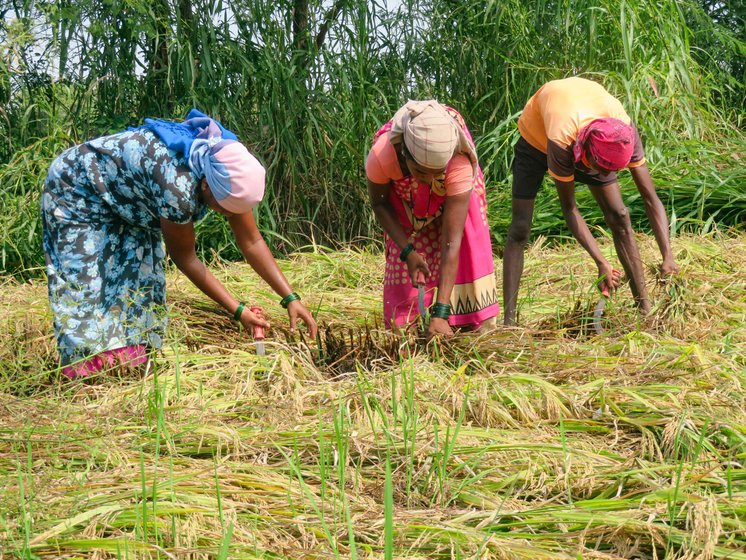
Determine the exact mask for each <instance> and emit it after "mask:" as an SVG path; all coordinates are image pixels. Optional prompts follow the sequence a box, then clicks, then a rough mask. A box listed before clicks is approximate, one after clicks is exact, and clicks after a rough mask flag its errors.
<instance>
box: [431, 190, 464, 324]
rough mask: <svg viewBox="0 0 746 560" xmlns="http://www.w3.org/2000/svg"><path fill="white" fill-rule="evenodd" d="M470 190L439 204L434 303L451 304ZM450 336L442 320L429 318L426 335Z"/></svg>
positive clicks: (444, 320)
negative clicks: (438, 242)
mask: <svg viewBox="0 0 746 560" xmlns="http://www.w3.org/2000/svg"><path fill="white" fill-rule="evenodd" d="M470 199H471V189H470V190H469V191H468V192H465V193H460V194H457V195H454V196H447V197H446V200H445V203H444V205H443V215H442V217H441V220H442V226H441V233H440V263H441V264H440V277H439V278H438V299H437V302H438V303H447V304H450V303H451V293H452V292H453V285H454V284H455V283H456V271H457V270H458V258H459V254H460V252H461V240H462V239H463V237H464V224H465V223H466V215H467V214H468V212H469V200H470ZM434 334H446V335H448V334H453V331H452V330H451V327H450V326H449V325H448V321H447V320H446V319H440V318H438V317H432V318H431V319H430V326H429V327H428V335H429V336H433V335H434Z"/></svg>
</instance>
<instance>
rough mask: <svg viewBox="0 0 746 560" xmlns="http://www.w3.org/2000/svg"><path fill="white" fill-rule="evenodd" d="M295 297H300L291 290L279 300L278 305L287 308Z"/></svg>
mask: <svg viewBox="0 0 746 560" xmlns="http://www.w3.org/2000/svg"><path fill="white" fill-rule="evenodd" d="M296 299H300V296H299V295H298V294H296V293H295V292H291V293H289V294H288V295H286V296H285V297H284V298H282V299H281V300H280V305H282V307H283V309H287V308H288V305H290V302H291V301H295V300H296Z"/></svg>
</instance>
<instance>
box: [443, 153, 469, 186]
mask: <svg viewBox="0 0 746 560" xmlns="http://www.w3.org/2000/svg"><path fill="white" fill-rule="evenodd" d="M473 186H474V168H473V167H472V165H471V160H470V159H469V158H468V156H466V155H464V154H456V155H455V156H453V158H452V159H451V161H449V162H448V167H447V168H446V180H445V183H444V187H445V189H446V196H453V195H456V194H461V193H465V192H468V191H469V190H471V188H472V187H473Z"/></svg>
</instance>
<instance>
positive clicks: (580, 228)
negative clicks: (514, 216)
mask: <svg viewBox="0 0 746 560" xmlns="http://www.w3.org/2000/svg"><path fill="white" fill-rule="evenodd" d="M554 184H555V186H556V188H557V194H558V196H559V201H560V206H561V207H562V214H563V215H564V217H565V222H566V223H567V227H568V228H570V231H571V232H572V234H573V236H574V237H575V239H577V240H578V243H580V245H581V246H582V247H583V248H584V249H585V250H586V251H587V252H588V254H589V255H590V256H591V258H592V259H593V261H594V262H595V263H596V266H597V267H598V275H599V278H601V282H600V283H599V289H600V290H601V291H602V292H606V291H609V290H615V289H616V288H618V287H619V280H620V273H619V272H617V271H615V270H614V269H613V268H612V267H611V265H610V264H609V261H607V260H606V258H605V257H604V256H603V254H602V253H601V249H600V248H599V247H598V243H597V242H596V239H595V238H594V237H593V235H592V234H591V232H590V230H589V229H588V224H586V223H585V220H584V219H583V216H582V215H581V214H580V211H579V210H578V206H577V204H576V203H575V182H574V181H569V182H563V181H557V180H555V181H554Z"/></svg>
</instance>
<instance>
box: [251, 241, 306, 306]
mask: <svg viewBox="0 0 746 560" xmlns="http://www.w3.org/2000/svg"><path fill="white" fill-rule="evenodd" d="M241 252H242V253H243V256H244V258H245V259H246V262H248V263H249V265H251V268H253V269H254V270H255V271H256V273H257V274H258V275H259V276H260V277H261V278H262V280H264V281H265V282H266V283H267V284H268V285H269V286H270V288H272V289H273V290H274V291H275V293H277V295H279V296H280V297H285V296H286V295H288V294H289V293H291V292H292V291H293V288H292V287H291V286H290V283H289V282H288V280H287V278H285V275H284V274H283V273H282V271H281V270H280V267H279V266H277V261H275V258H274V256H273V255H272V252H271V251H270V250H269V247H267V244H266V243H265V241H264V239H261V238H260V239H257V240H255V241H254V242H252V243H244V244H242V246H241Z"/></svg>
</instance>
